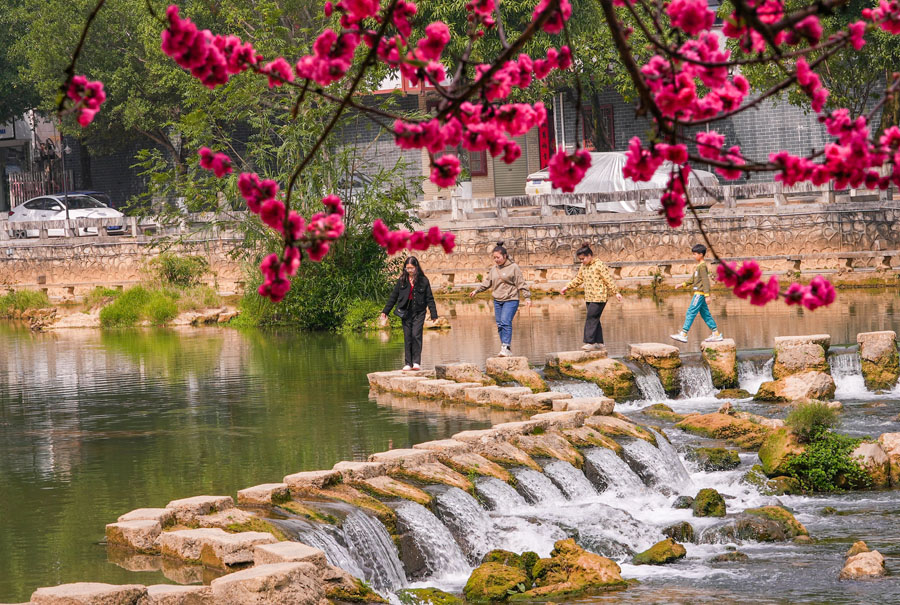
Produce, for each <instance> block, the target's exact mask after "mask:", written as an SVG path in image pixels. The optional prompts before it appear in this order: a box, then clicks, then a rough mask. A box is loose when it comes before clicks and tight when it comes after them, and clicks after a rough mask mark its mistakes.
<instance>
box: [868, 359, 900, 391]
mask: <svg viewBox="0 0 900 605" xmlns="http://www.w3.org/2000/svg"><path fill="white" fill-rule="evenodd" d="M861 365H862V375H863V378H864V380H865V382H866V388H867V389H869V390H870V391H889V390H891V389H893V388H894V387H895V386H896V385H897V377H898V376H900V366H898V359H897V354H896V353H895V354H894V355H893V357H891V358H889V359H887V360H885V361H883V362H872V361H869V360H867V359H863V360H862V362H861Z"/></svg>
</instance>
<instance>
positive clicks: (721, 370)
mask: <svg viewBox="0 0 900 605" xmlns="http://www.w3.org/2000/svg"><path fill="white" fill-rule="evenodd" d="M700 353H701V354H702V355H703V360H704V361H705V362H706V365H708V366H709V371H710V373H711V374H712V381H713V386H714V387H716V388H717V389H737V387H738V369H737V347H736V346H735V344H734V340H733V339H731V338H726V339H725V340H720V341H719V342H704V343H703V344H701V345H700Z"/></svg>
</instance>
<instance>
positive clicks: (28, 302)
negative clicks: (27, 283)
mask: <svg viewBox="0 0 900 605" xmlns="http://www.w3.org/2000/svg"><path fill="white" fill-rule="evenodd" d="M49 306H50V299H49V298H47V293H46V292H43V291H41V290H17V291H15V292H10V293H9V294H7V295H6V296H0V317H7V318H8V317H12V316H13V315H14V314H15V313H21V312H22V311H27V310H28V309H43V308H45V307H49Z"/></svg>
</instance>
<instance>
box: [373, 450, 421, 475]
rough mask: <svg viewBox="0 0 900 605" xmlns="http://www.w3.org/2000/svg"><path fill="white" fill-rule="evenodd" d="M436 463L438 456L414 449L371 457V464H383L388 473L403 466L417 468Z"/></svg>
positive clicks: (380, 453)
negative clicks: (420, 465) (421, 465)
mask: <svg viewBox="0 0 900 605" xmlns="http://www.w3.org/2000/svg"><path fill="white" fill-rule="evenodd" d="M436 461H437V456H436V455H435V454H434V452H430V451H428V450H417V449H414V448H408V449H397V450H388V451H386V452H378V453H377V454H372V455H371V456H369V462H379V463H381V464H383V465H384V467H385V469H386V470H387V471H388V472H390V471H391V470H392V469H394V468H397V467H401V466H406V467H408V466H417V465H419V464H425V463H428V462H436Z"/></svg>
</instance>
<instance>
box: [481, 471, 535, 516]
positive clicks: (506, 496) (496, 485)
mask: <svg viewBox="0 0 900 605" xmlns="http://www.w3.org/2000/svg"><path fill="white" fill-rule="evenodd" d="M475 491H476V492H478V497H479V498H481V501H482V502H484V503H485V504H486V505H487V507H488V508H489V509H490V510H509V509H510V508H522V507H525V506H528V502H526V501H525V498H523V497H522V495H521V494H520V493H519V492H517V491H516V490H515V489H513V488H512V486H510V485H509V484H508V483H506V482H505V481H500V479H496V478H494V477H481V478H480V479H478V480H476V481H475Z"/></svg>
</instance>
